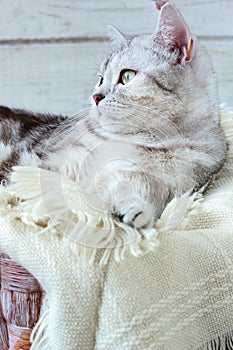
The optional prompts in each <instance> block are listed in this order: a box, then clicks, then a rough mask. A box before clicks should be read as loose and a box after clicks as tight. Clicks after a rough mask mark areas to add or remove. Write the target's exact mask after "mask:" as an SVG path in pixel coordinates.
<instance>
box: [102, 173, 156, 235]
mask: <svg viewBox="0 0 233 350" xmlns="http://www.w3.org/2000/svg"><path fill="white" fill-rule="evenodd" d="M96 188H97V191H96V193H97V196H98V198H99V202H101V204H99V205H100V206H102V208H103V209H104V210H107V211H108V212H109V213H110V214H112V215H114V216H116V217H118V218H119V219H120V220H121V221H122V222H124V223H125V224H127V225H130V226H132V227H135V228H137V229H140V228H150V227H152V225H153V223H154V221H155V218H156V217H157V211H156V209H155V206H154V203H153V200H152V199H151V192H150V188H149V186H148V184H147V183H146V182H145V179H144V178H141V177H140V176H133V177H132V176H131V177H130V176H128V177H127V176H126V174H125V173H121V172H114V174H110V173H108V175H106V174H105V176H103V177H101V178H99V179H98V183H96ZM95 203H97V201H95Z"/></svg>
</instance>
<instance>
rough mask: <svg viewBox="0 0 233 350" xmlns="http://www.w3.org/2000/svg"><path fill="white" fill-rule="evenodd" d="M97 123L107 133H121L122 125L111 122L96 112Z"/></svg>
mask: <svg viewBox="0 0 233 350" xmlns="http://www.w3.org/2000/svg"><path fill="white" fill-rule="evenodd" d="M98 122H99V125H100V126H101V128H102V129H103V130H105V131H108V132H113V133H122V132H123V126H122V123H119V122H116V121H113V120H111V118H109V117H108V116H106V115H105V114H103V113H101V112H100V111H98Z"/></svg>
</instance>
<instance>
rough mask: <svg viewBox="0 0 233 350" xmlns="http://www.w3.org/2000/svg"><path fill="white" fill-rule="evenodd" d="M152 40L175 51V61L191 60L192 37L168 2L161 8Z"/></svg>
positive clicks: (192, 53) (185, 61)
mask: <svg viewBox="0 0 233 350" xmlns="http://www.w3.org/2000/svg"><path fill="white" fill-rule="evenodd" d="M153 41H154V42H155V43H156V44H159V45H161V46H163V47H164V48H167V49H168V50H169V52H171V53H172V52H177V53H178V55H177V62H176V63H180V64H182V65H185V64H186V63H188V62H190V61H192V58H193V56H194V51H195V48H194V38H193V35H192V33H191V31H190V29H189V28H188V26H187V24H186V23H185V21H184V19H183V17H182V16H181V14H180V13H179V12H178V10H177V9H176V8H175V7H174V6H173V5H172V4H170V3H166V4H165V5H164V6H162V8H161V12H160V17H159V23H158V26H157V29H156V31H155V33H154V34H153Z"/></svg>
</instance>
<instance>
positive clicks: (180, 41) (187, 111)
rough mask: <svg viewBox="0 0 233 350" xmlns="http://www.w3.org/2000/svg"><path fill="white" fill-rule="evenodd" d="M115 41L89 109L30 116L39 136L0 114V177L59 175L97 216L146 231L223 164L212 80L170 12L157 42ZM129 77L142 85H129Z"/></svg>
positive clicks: (115, 37) (201, 53)
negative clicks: (33, 171) (21, 168)
mask: <svg viewBox="0 0 233 350" xmlns="http://www.w3.org/2000/svg"><path fill="white" fill-rule="evenodd" d="M109 36H110V38H111V40H112V49H111V52H110V54H109V55H108V57H107V58H106V60H105V61H104V62H103V64H102V66H101V70H100V76H101V77H100V81H99V83H98V84H97V85H96V87H95V90H94V100H95V103H94V104H93V106H92V107H91V108H90V109H87V110H85V111H83V112H82V113H81V114H80V115H79V116H78V117H77V118H68V119H66V118H64V120H62V119H61V118H56V117H50V119H49V117H47V119H46V118H45V119H43V118H42V117H41V118H40V117H37V116H35V115H32V116H31V118H32V121H33V120H36V118H37V119H39V120H40V121H38V123H37V127H35V126H34V127H32V126H31V122H29V123H28V124H27V123H24V124H22V123H23V118H21V115H20V113H21V112H17V111H10V112H9V114H12V115H16V119H17V122H16V123H13V122H12V123H11V120H13V119H14V118H13V117H12V118H13V119H12V118H9V119H8V118H7V117H6V119H4V118H3V117H2V115H1V124H0V127H1V130H3V129H4V128H5V133H7V137H5V138H4V132H3V131H2V133H1V140H2V144H1V145H2V147H3V148H4V147H5V153H4V150H3V152H2V155H1V159H0V160H1V162H2V165H1V170H2V174H3V175H2V177H6V173H7V170H8V171H10V166H11V165H12V164H24V165H26V164H28V165H31V164H33V165H36V166H41V167H45V168H48V169H51V170H53V171H58V172H60V173H62V174H65V175H67V176H68V177H70V178H72V179H73V180H74V181H76V182H77V183H78V184H79V187H80V188H81V189H82V191H83V195H84V196H85V198H86V200H87V201H88V202H89V204H90V205H92V206H94V207H95V208H96V209H97V210H104V211H109V212H110V213H112V214H114V215H116V216H118V217H119V219H121V220H122V221H123V222H125V223H127V224H129V225H132V226H134V227H136V228H148V227H150V226H151V225H152V224H153V222H154V220H156V219H158V218H159V216H160V215H161V213H162V211H163V209H164V207H165V205H166V204H167V203H168V202H169V201H170V200H171V199H172V198H173V197H174V196H176V195H182V194H183V193H185V192H187V191H190V192H191V191H193V190H197V189H199V188H200V187H201V186H203V185H204V184H205V183H206V182H208V180H209V179H210V177H211V175H212V174H214V173H216V172H217V171H218V170H219V168H220V167H221V165H222V164H223V161H224V157H225V152H226V145H225V140H224V136H223V134H222V131H221V128H220V125H219V106H218V97H217V86H216V80H215V75H214V72H213V68H212V65H211V62H210V60H209V57H208V56H207V54H206V52H205V50H204V49H203V48H202V46H201V45H200V44H199V42H198V40H197V38H196V37H195V36H194V35H193V34H192V33H191V31H190V29H189V28H188V27H187V25H186V24H185V22H184V20H183V18H182V17H181V15H180V13H179V12H178V11H177V10H176V9H175V7H174V6H173V5H172V4H169V3H167V4H165V5H163V6H162V8H161V12H160V18H159V23H158V26H157V28H156V30H155V32H154V33H153V34H152V35H139V36H125V35H123V34H122V33H120V32H119V31H117V30H116V29H115V28H113V27H109ZM128 71H130V72H133V73H132V74H133V75H134V74H135V76H134V77H133V78H132V80H131V81H129V82H128V83H127V84H125V83H123V81H122V76H123V75H124V73H126V75H127V74H128V73H127V72H128ZM3 111H4V108H3ZM17 113H18V114H17ZM21 114H22V113H21ZM17 116H18V117H17ZM28 121H29V119H28ZM48 121H49V122H48ZM62 121H64V122H63V123H61V124H60V126H58V124H59V123H60V122H62ZM47 123H48V125H47ZM49 123H50V124H49ZM22 125H23V126H22ZM6 130H7V131H6ZM54 130H55V132H54ZM52 133H53V136H52ZM50 135H51V138H50V140H49V142H47V139H48V136H50ZM9 158H10V161H9ZM6 164H9V168H8V169H6ZM3 165H4V166H3Z"/></svg>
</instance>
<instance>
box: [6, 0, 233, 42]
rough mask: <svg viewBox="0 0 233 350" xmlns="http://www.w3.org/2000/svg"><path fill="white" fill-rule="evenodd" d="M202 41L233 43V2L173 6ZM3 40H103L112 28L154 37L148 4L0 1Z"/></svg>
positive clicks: (198, 0)
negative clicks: (230, 40)
mask: <svg viewBox="0 0 233 350" xmlns="http://www.w3.org/2000/svg"><path fill="white" fill-rule="evenodd" d="M174 3H175V4H176V6H177V7H178V8H179V9H180V10H181V12H182V14H183V15H184V18H185V19H186V20H187V22H188V23H189V24H190V26H191V28H192V30H193V32H194V33H195V34H197V35H199V36H205V37H207V36H214V37H223V36H226V37H232V36H233V26H232V14H233V1H232V0H174ZM0 8H1V17H0V40H1V41H9V40H17V39H20V40H22V39H49V38H60V39H61V38H63V39H68V40H71V39H72V38H84V39H85V38H93V37H94V38H100V37H103V36H105V34H106V26H107V25H108V24H112V25H114V26H116V27H118V28H119V29H121V30H122V31H123V32H125V33H129V34H135V33H145V32H148V33H150V32H152V31H154V29H155V27H156V22H157V17H158V12H157V11H156V10H153V8H154V6H153V4H152V2H151V1H150V0H145V1H142V0H134V1H132V0H120V1H115V0H98V1H96V0H88V1H82V0H40V1H31V0H20V1H15V0H0Z"/></svg>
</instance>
